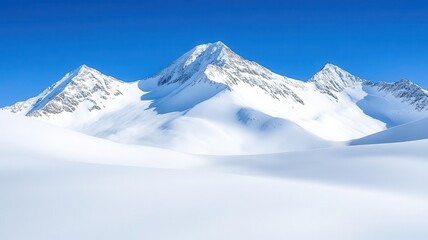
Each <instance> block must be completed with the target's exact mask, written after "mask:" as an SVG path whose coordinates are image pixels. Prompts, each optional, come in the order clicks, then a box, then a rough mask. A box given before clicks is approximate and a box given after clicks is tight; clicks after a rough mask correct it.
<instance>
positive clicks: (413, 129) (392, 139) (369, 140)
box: [350, 118, 428, 145]
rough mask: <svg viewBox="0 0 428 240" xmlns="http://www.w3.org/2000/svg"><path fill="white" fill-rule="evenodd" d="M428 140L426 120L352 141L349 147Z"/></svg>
mask: <svg viewBox="0 0 428 240" xmlns="http://www.w3.org/2000/svg"><path fill="white" fill-rule="evenodd" d="M421 139H428V118H424V119H422V120H418V121H414V122H410V123H407V124H403V125H400V126H396V127H392V128H389V129H387V130H385V131H382V132H378V133H375V134H372V135H369V136H366V137H363V138H360V139H356V140H352V141H351V142H350V143H351V145H363V144H379V143H396V142H406V141H415V140H421Z"/></svg>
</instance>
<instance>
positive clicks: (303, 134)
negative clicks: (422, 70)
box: [2, 42, 428, 154]
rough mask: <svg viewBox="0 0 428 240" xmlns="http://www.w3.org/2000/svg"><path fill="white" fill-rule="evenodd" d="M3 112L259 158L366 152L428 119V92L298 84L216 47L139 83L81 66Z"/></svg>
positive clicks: (394, 86) (118, 137) (327, 74)
mask: <svg viewBox="0 0 428 240" xmlns="http://www.w3.org/2000/svg"><path fill="white" fill-rule="evenodd" d="M2 110H4V111H8V112H12V113H16V114H20V115H25V116H28V117H31V118H35V119H39V120H41V121H44V122H48V123H51V124H53V125H57V126H60V127H65V128H69V129H73V130H76V131H79V132H82V133H85V134H88V135H92V136H96V137H100V138H106V139H109V140H113V141H116V142H120V143H126V144H138V145H148V146H156V147H163V148H168V149H173V150H176V151H181V152H187V153H198V154H242V153H247V154H255V153H272V152H285V151H294V150H305V149H313V148H324V147H329V146H337V145H345V144H348V143H349V144H359V143H363V142H365V140H364V139H367V137H368V136H369V135H372V134H376V133H377V134H379V133H378V132H381V131H385V130H387V129H389V128H391V129H395V128H396V127H397V126H400V125H403V124H409V123H412V122H415V121H418V120H421V119H424V118H427V117H428V91H426V90H425V89H423V88H421V87H420V86H418V85H416V84H414V83H412V82H411V81H409V80H400V81H398V82H393V83H388V82H372V81H369V80H365V79H361V78H359V77H357V76H354V75H352V74H350V73H349V72H347V71H345V70H343V69H341V68H340V67H338V66H335V65H333V64H326V65H325V66H324V67H323V68H322V69H321V70H320V71H319V72H317V73H316V74H315V75H314V76H313V77H311V78H310V79H309V80H307V81H301V80H296V79H292V78H289V77H286V76H281V75H279V74H276V73H274V72H272V71H270V70H269V69H267V68H265V67H263V66H261V65H259V64H257V63H255V62H253V61H249V60H246V59H244V58H242V57H241V56H239V55H238V54H236V53H235V52H233V51H232V50H231V49H230V48H229V47H227V46H226V45H225V44H223V43H222V42H216V43H208V44H203V45H199V46H196V47H195V48H193V49H191V50H190V51H189V52H187V53H185V54H184V55H183V56H181V57H180V58H178V59H177V60H176V61H174V62H173V63H171V64H170V65H169V66H168V67H166V68H165V69H163V70H162V71H161V72H159V73H158V74H156V75H154V76H152V77H149V78H147V79H143V80H138V81H135V82H123V81H121V80H118V79H116V78H114V77H110V76H106V75H104V74H102V73H101V72H99V71H97V70H95V69H93V68H90V67H88V66H85V65H83V66H80V67H79V68H77V69H76V70H74V71H72V72H70V73H67V74H66V75H65V76H64V77H63V78H62V79H61V80H59V81H58V82H56V83H54V84H53V85H51V86H50V87H48V88H47V89H46V90H44V91H43V92H42V93H41V94H39V95H38V96H36V97H33V98H30V99H28V100H26V101H23V102H18V103H16V104H14V105H12V106H8V107H4V108H2ZM422 121H424V120H422ZM387 131H389V130H387ZM381 136H382V135H381ZM360 138H361V139H362V140H358V139H360ZM368 139H376V137H372V138H368ZM371 143H373V142H372V141H371Z"/></svg>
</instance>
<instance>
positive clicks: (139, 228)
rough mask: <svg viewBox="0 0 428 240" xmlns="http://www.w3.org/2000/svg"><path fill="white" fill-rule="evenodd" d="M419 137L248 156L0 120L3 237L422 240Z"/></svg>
mask: <svg viewBox="0 0 428 240" xmlns="http://www.w3.org/2000/svg"><path fill="white" fill-rule="evenodd" d="M426 144H427V140H422V141H417V142H408V143H398V144H385V145H378V146H357V147H339V148H331V149H321V150H312V151H308V152H292V153H280V154H270V155H254V156H229V157H226V156H223V157H222V156H193V155H187V154H181V153H175V152H171V151H168V150H165V149H156V148H149V147H144V146H130V145H121V144H117V143H112V142H109V141H105V140H102V139H99V138H94V137H91V136H87V135H83V134H80V133H76V132H73V131H70V130H67V129H62V128H58V127H54V126H51V125H48V124H45V123H42V122H39V121H36V120H33V119H29V118H24V117H22V116H17V115H12V114H6V113H0V179H1V181H0V194H1V196H2V197H1V198H0V212H1V213H2V214H0V239H17V240H19V239H29V238H30V239H119V238H120V239H245V240H251V239H261V238H262V239H263V238H269V239H288V238H290V239H329V240H331V239H376V240H378V239H390V240H393V239H407V238H411V239H421V240H422V239H426V238H427V237H428V231H427V229H428V198H427V197H428V192H427V190H426V185H427V183H428V177H427V175H426V172H427V170H428V161H427V160H426V159H425V158H424V157H423V156H426V155H427V153H428V152H427V151H428V150H427V148H426V147H425V146H426Z"/></svg>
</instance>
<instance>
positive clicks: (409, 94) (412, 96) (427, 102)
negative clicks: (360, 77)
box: [366, 79, 428, 111]
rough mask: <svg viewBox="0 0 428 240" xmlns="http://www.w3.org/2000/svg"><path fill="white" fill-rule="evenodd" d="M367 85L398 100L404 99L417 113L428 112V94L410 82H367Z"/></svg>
mask: <svg viewBox="0 0 428 240" xmlns="http://www.w3.org/2000/svg"><path fill="white" fill-rule="evenodd" d="M366 84H367V85H368V86H372V87H375V88H377V90H378V91H379V92H382V93H384V94H388V93H389V94H392V95H393V96H394V97H396V98H399V99H402V102H405V103H409V104H411V105H412V106H414V107H415V109H416V110H417V111H423V110H428V92H427V91H426V90H425V89H423V88H422V87H420V86H419V85H417V84H415V83H413V82H411V81H410V80H407V79H402V80H400V81H398V82H394V83H387V82H378V83H371V82H367V83H366Z"/></svg>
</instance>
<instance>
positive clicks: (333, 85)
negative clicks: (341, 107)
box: [309, 63, 363, 92]
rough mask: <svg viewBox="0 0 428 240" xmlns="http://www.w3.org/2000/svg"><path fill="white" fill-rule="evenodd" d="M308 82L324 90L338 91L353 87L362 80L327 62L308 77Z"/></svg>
mask: <svg viewBox="0 0 428 240" xmlns="http://www.w3.org/2000/svg"><path fill="white" fill-rule="evenodd" d="M309 82H314V83H315V84H316V86H317V87H318V88H319V89H321V90H324V91H328V92H330V91H335V92H340V91H342V90H343V89H345V88H347V87H353V86H355V85H356V84H358V83H361V82H363V80H362V79H361V78H359V77H356V76H354V75H352V74H350V73H349V72H347V71H345V70H343V69H342V68H340V67H338V66H336V65H334V64H331V63H327V64H326V65H325V66H324V67H323V68H322V69H321V70H320V71H319V72H317V73H316V74H315V75H314V76H313V77H312V78H310V79H309Z"/></svg>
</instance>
